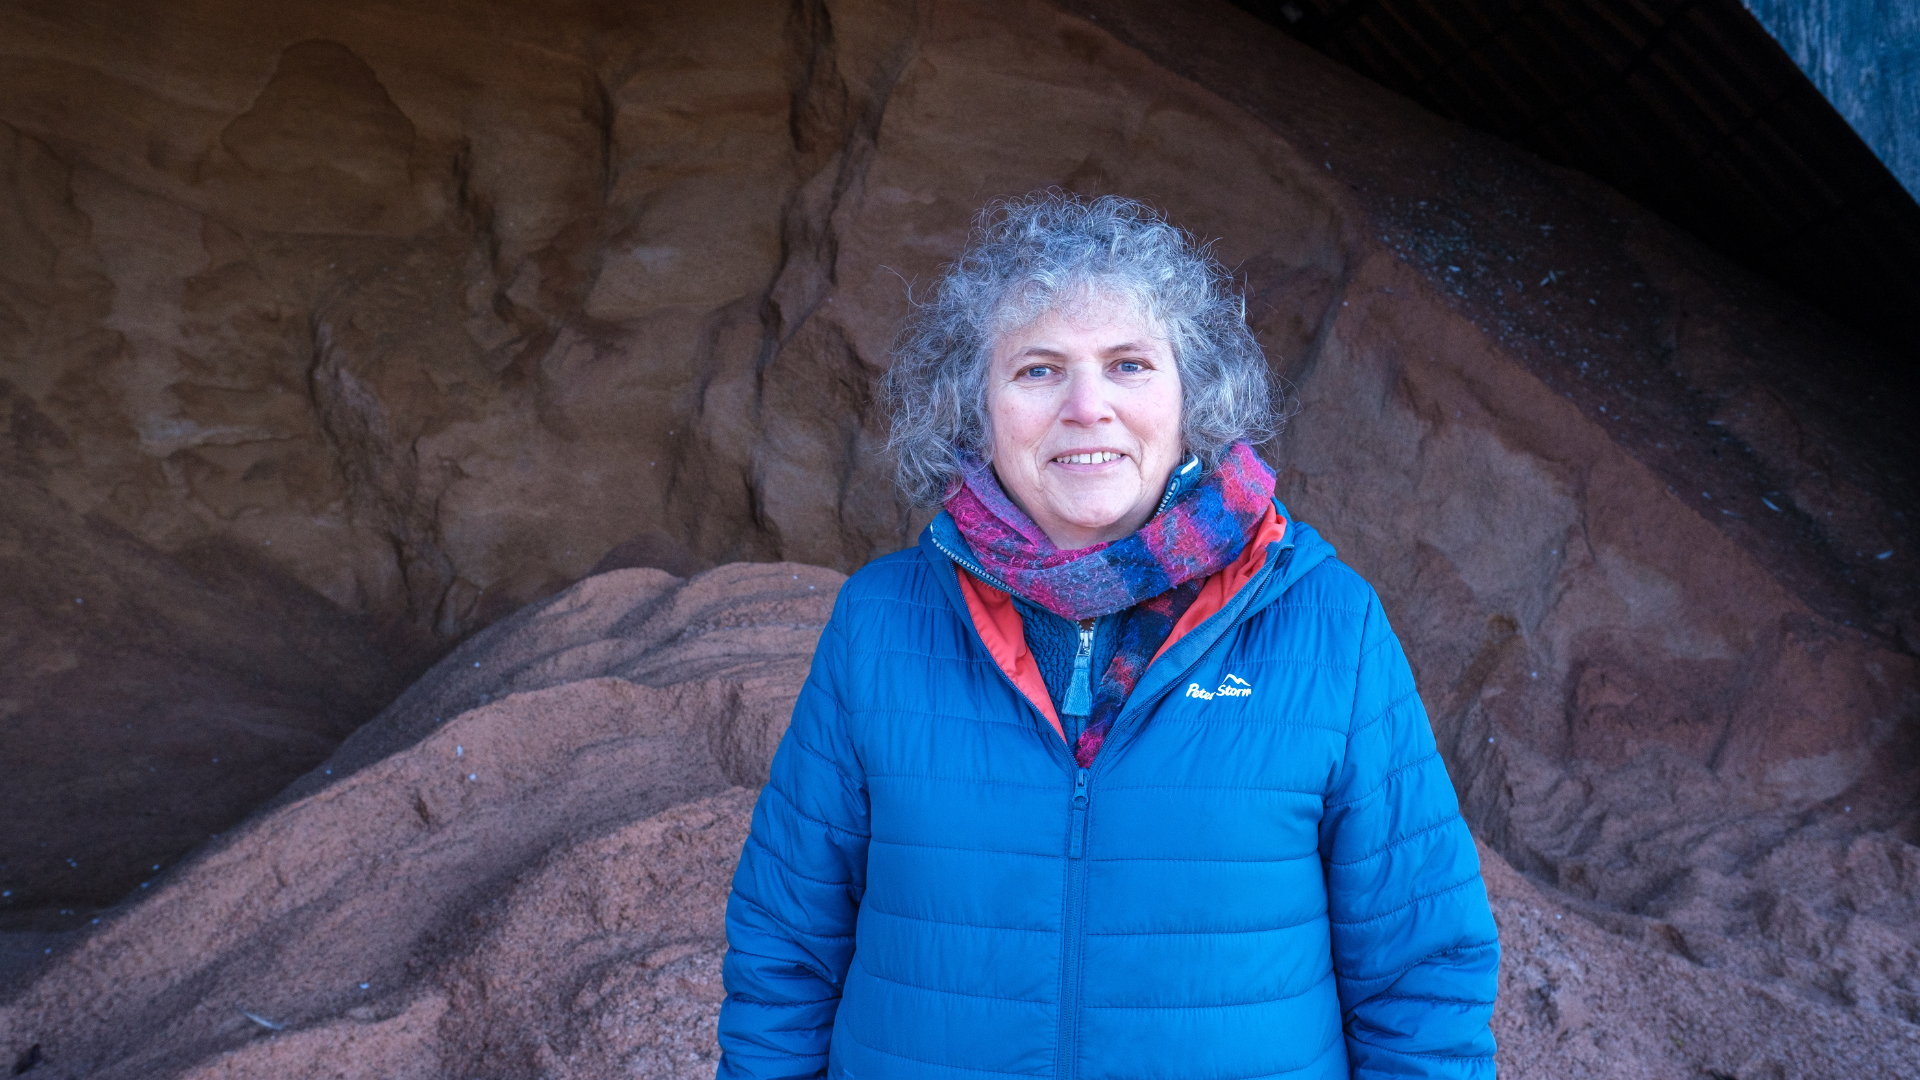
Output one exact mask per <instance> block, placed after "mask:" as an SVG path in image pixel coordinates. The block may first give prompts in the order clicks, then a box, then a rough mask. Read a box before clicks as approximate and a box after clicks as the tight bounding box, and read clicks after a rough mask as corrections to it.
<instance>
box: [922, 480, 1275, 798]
mask: <svg viewBox="0 0 1920 1080" xmlns="http://www.w3.org/2000/svg"><path fill="white" fill-rule="evenodd" d="M963 477H964V478H963V481H962V483H961V484H960V485H959V487H958V488H956V489H955V491H954V493H953V494H952V495H951V496H949V497H948V498H947V502H946V510H947V513H948V514H950V515H952V517H953V521H954V524H955V525H956V526H957V527H958V528H959V530H960V534H961V536H963V537H965V538H966V541H967V545H968V546H969V547H971V548H972V549H973V555H974V558H976V559H977V560H979V562H980V566H981V568H982V569H984V570H986V571H987V572H988V573H989V574H992V575H993V576H994V577H995V578H997V579H998V582H997V584H1001V585H1004V586H1006V587H1007V588H1009V589H1011V590H1012V591H1013V592H1014V593H1015V594H1016V595H1018V596H1020V597H1021V598H1023V599H1025V600H1028V601H1030V602H1031V603H1034V604H1038V605H1039V606H1041V607H1043V608H1046V609H1047V610H1048V611H1051V612H1053V613H1054V614H1055V615H1058V616H1060V617H1061V618H1063V619H1067V620H1070V621H1078V620H1080V619H1085V618H1090V617H1093V616H1098V615H1107V614H1111V613H1113V612H1116V611H1124V612H1125V613H1126V614H1125V615H1124V616H1123V617H1122V619H1123V621H1122V622H1121V625H1120V641H1119V647H1118V648H1117V649H1116V650H1115V651H1114V654H1113V661H1112V662H1111V663H1110V664H1108V665H1107V670H1106V671H1105V672H1104V673H1102V674H1101V676H1100V683H1099V685H1098V686H1097V687H1095V688H1094V695H1093V712H1092V714H1091V715H1090V716H1088V718H1087V727H1086V730H1084V731H1082V732H1081V733H1080V741H1079V742H1078V743H1077V744H1076V745H1075V746H1074V758H1075V760H1077V761H1078V762H1079V763H1080V765H1081V766H1082V767H1086V766H1089V765H1091V764H1093V759H1094V758H1095V756H1097V755H1098V754H1099V753H1100V747H1101V745H1102V744H1104V743H1105V742H1106V738H1107V731H1108V729H1110V728H1111V727H1112V726H1113V721H1114V719H1115V718H1116V717H1118V716H1119V715H1120V707H1121V706H1122V705H1124V704H1126V700H1127V696H1128V695H1129V694H1131V693H1133V688H1134V686H1135V685H1136V684H1138V683H1139V681H1140V676H1141V674H1143V673H1144V672H1145V671H1146V668H1147V663H1148V662H1149V661H1150V660H1152V659H1153V655H1154V654H1155V653H1156V652H1159V651H1160V646H1161V644H1162V643H1163V642H1165V641H1166V640H1167V635H1168V634H1169V633H1172V631H1173V624H1174V623H1176V622H1178V621H1179V620H1180V616H1181V615H1183V614H1185V613H1186V610H1187V609H1188V608H1189V607H1192V606H1193V601H1194V599H1195V598H1196V597H1198V596H1199V595H1200V586H1201V584H1202V583H1203V582H1205V581H1206V579H1207V578H1208V577H1209V576H1210V575H1212V574H1215V573H1217V572H1219V571H1220V570H1221V569H1222V568H1224V567H1225V566H1226V565H1227V564H1228V563H1231V562H1232V561H1233V560H1234V559H1235V558H1237V557H1238V556H1239V554H1240V551H1241V549H1242V548H1244V547H1246V545H1247V537H1248V536H1250V535H1252V533H1253V529H1254V526H1255V525H1256V524H1258V522H1259V521H1260V519H1261V517H1262V516H1263V515H1265V514H1266V512H1267V507H1268V506H1269V505H1271V504H1272V502H1273V485H1274V475H1273V470H1272V469H1270V468H1268V467H1267V463H1266V462H1264V461H1261V460H1260V457H1259V455H1257V454H1255V453H1254V452H1253V448H1252V447H1251V446H1248V445H1247V444H1246V443H1235V444H1234V446H1233V447H1232V448H1231V449H1230V450H1228V451H1227V454H1226V456H1225V457H1224V458H1223V459H1222V460H1221V462H1220V466H1219V467H1218V468H1217V469H1215V470H1214V472H1213V475H1211V476H1208V477H1206V478H1205V479H1203V480H1201V481H1200V482H1199V483H1198V484H1195V485H1194V486H1193V487H1191V488H1189V489H1188V490H1186V491H1184V492H1180V493H1179V494H1177V495H1176V496H1175V497H1174V499H1173V500H1172V502H1171V503H1170V504H1169V505H1166V506H1163V507H1162V508H1161V509H1160V512H1159V513H1158V514H1156V515H1155V516H1154V517H1153V519H1152V520H1151V521H1149V522H1147V523H1146V524H1145V525H1143V526H1141V527H1140V529H1139V531H1138V532H1135V533H1133V534H1132V535H1131V536H1127V537H1124V538H1122V539H1119V540H1113V541H1109V542H1107V543H1104V544H1095V545H1093V546H1092V547H1085V548H1079V549H1076V550H1073V551H1062V550H1060V549H1059V548H1056V547H1054V546H1053V542H1052V541H1050V540H1048V539H1047V536H1046V534H1045V533H1043V532H1041V531H1040V527H1039V526H1038V525H1035V524H1034V523H1033V520H1032V519H1031V518H1029V517H1028V516H1027V515H1026V514H1025V513H1023V512H1022V511H1021V509H1020V508H1019V507H1018V506H1015V505H1014V503H1013V500H1012V499H1009V498H1007V494H1006V492H1005V491H1003V490H1002V489H1001V487H1000V482H999V480H998V479H996V478H995V477H994V475H993V470H992V468H990V467H989V466H987V465H985V464H981V463H978V462H975V463H972V464H970V465H969V466H968V467H967V468H966V470H965V472H964V474H963Z"/></svg>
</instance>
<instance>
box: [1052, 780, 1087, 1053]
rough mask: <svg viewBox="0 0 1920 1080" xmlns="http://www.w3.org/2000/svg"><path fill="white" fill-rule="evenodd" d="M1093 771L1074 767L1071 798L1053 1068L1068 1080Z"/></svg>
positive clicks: (1075, 1038)
mask: <svg viewBox="0 0 1920 1080" xmlns="http://www.w3.org/2000/svg"><path fill="white" fill-rule="evenodd" d="M1089 772H1090V770H1088V769H1087V768H1085V767H1084V766H1081V767H1079V768H1076V769H1075V770H1074V774H1073V794H1072V796H1071V797H1070V798H1068V800H1067V807H1068V813H1067V819H1068V822H1069V824H1068V826H1067V899H1066V912H1065V914H1066V920H1065V922H1066V925H1065V926H1064V927H1063V929H1064V931H1065V934H1064V936H1063V937H1062V939H1061V949H1060V1049H1059V1051H1058V1061H1057V1062H1056V1064H1055V1066H1054V1070H1053V1075H1054V1076H1055V1077H1056V1080H1067V1078H1069V1077H1071V1076H1073V1075H1074V1074H1075V1073H1076V1072H1078V1071H1079V1061H1078V1058H1079V1055H1080V938H1081V936H1082V935H1081V927H1080V923H1081V916H1082V909H1084V908H1085V907H1086V895H1087V860H1086V851H1087V807H1088V805H1089V804H1090V803H1091V802H1092V792H1091V791H1090V790H1089V788H1088V785H1089V783H1090V781H1091V777H1090V776H1089V775H1088V774H1089Z"/></svg>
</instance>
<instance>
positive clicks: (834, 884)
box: [747, 833, 853, 889]
mask: <svg viewBox="0 0 1920 1080" xmlns="http://www.w3.org/2000/svg"><path fill="white" fill-rule="evenodd" d="M747 843H749V844H752V845H753V846H755V847H757V848H759V849H760V850H761V851H764V852H766V853H767V857H768V858H771V859H772V860H773V861H774V862H777V863H779V864H780V869H782V870H785V871H786V872H787V873H789V874H792V875H793V876H794V877H797V878H799V879H800V880H801V881H811V882H813V883H814V884H815V885H825V886H826V887H828V888H830V889H844V888H847V887H848V886H851V885H852V884H853V882H851V881H822V880H820V879H819V878H816V877H808V876H807V875H805V874H803V873H801V872H800V871H798V870H795V869H794V868H793V864H792V863H789V862H788V861H787V860H786V856H784V855H781V854H780V853H779V852H777V851H775V850H773V849H772V848H770V847H768V846H767V845H766V844H764V843H762V842H761V841H760V840H759V839H758V838H757V837H755V836H754V835H753V834H752V833H748V834H747Z"/></svg>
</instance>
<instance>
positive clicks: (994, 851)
mask: <svg viewBox="0 0 1920 1080" xmlns="http://www.w3.org/2000/svg"><path fill="white" fill-rule="evenodd" d="M870 842H871V843H874V844H885V845H887V846H888V847H903V848H924V849H926V850H927V851H958V852H964V853H966V854H970V855H1016V856H1019V857H1020V858H1022V859H1064V858H1066V856H1065V855H1044V854H1041V853H1039V852H1034V851H1002V850H1000V849H999V848H970V847H952V846H948V845H944V844H909V843H906V842H905V841H902V840H882V839H880V838H879V837H877V836H876V837H874V838H873V839H872V840H871V841H870Z"/></svg>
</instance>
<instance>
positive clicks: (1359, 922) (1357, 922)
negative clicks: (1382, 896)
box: [1333, 873, 1480, 926]
mask: <svg viewBox="0 0 1920 1080" xmlns="http://www.w3.org/2000/svg"><path fill="white" fill-rule="evenodd" d="M1479 880H1480V875H1479V874H1478V873H1475V874H1474V875H1473V876H1472V877H1470V878H1468V879H1466V880H1465V881H1462V882H1460V883H1458V884H1455V885H1449V886H1447V887H1446V888H1444V889H1438V890H1435V891H1434V892H1430V893H1426V894H1423V895H1421V896H1416V897H1414V898H1413V899H1411V900H1409V901H1407V902H1406V903H1404V904H1401V905H1400V906H1399V907H1396V908H1394V909H1393V910H1391V911H1383V912H1381V913H1380V914H1378V915H1370V916H1368V917H1366V918H1364V919H1354V920H1353V921H1351V922H1341V921H1340V920H1338V919H1335V920H1333V925H1335V926H1365V925H1367V924H1368V923H1372V922H1379V921H1380V920H1382V919H1390V918H1392V917H1393V916H1395V915H1398V914H1400V913H1401V912H1403V911H1405V910H1407V909H1408V908H1410V907H1412V906H1413V905H1415V904H1418V903H1421V902H1422V901H1426V900H1432V899H1433V898H1435V897H1437V896H1445V895H1447V894H1448V893H1450V892H1458V891H1459V890H1461V889H1464V888H1466V887H1467V886H1469V885H1471V884H1473V883H1474V882H1476V881H1479Z"/></svg>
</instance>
